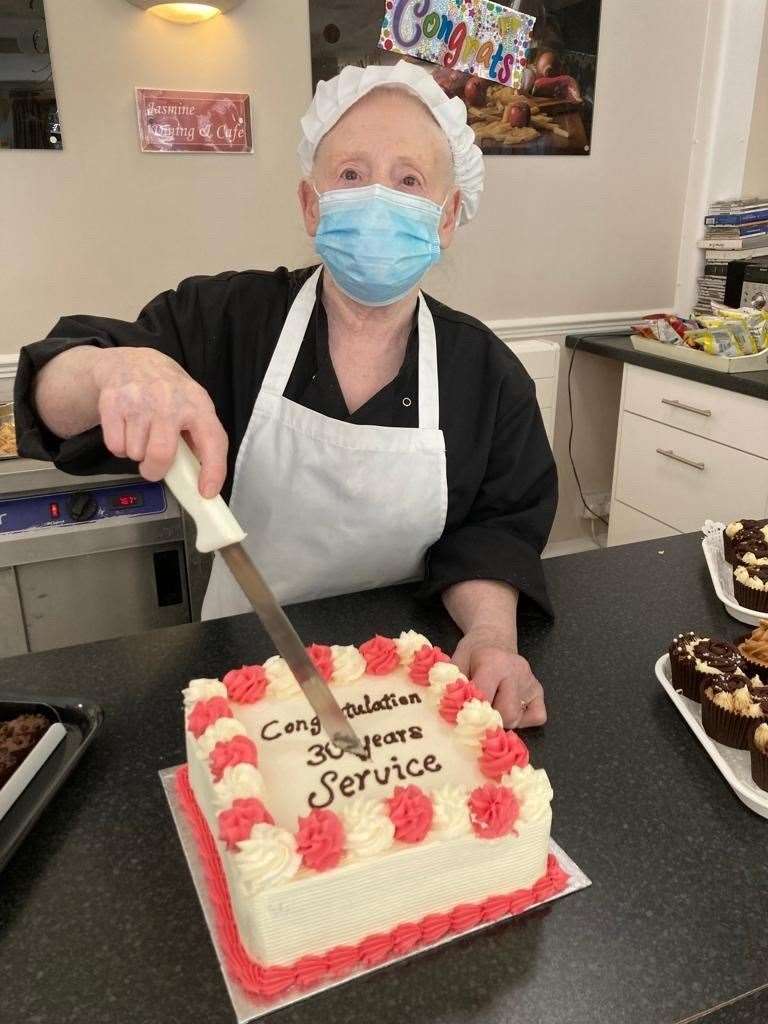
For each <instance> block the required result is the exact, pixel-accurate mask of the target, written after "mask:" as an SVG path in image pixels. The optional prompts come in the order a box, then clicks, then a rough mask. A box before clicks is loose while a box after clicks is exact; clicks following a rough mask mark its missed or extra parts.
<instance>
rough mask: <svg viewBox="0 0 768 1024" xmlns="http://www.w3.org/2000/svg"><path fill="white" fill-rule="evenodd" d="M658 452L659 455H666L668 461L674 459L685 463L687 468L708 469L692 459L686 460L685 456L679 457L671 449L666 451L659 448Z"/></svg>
mask: <svg viewBox="0 0 768 1024" xmlns="http://www.w3.org/2000/svg"><path fill="white" fill-rule="evenodd" d="M656 451H657V452H658V453H659V455H666V457H667V458H668V459H674V460H675V462H684V463H685V464H686V466H693V468H694V469H706V468H707V467H706V466H705V465H704V463H703V462H694V461H693V460H692V459H686V458H685V457H684V456H683V455H677V454H675V452H673V451H672V450H671V449H670V450H669V451H665V450H664V449H663V448H657V449H656Z"/></svg>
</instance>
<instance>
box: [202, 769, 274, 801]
mask: <svg viewBox="0 0 768 1024" xmlns="http://www.w3.org/2000/svg"><path fill="white" fill-rule="evenodd" d="M213 792H214V796H215V797H216V803H217V804H218V805H219V806H220V807H229V806H231V804H233V803H234V801H235V800H247V799H249V798H250V797H254V796H256V797H258V798H259V799H260V800H263V799H264V796H265V793H266V786H265V785H264V778H263V776H262V774H261V772H260V771H259V769H258V768H256V767H255V766H254V765H252V764H245V763H241V764H231V765H228V767H226V768H225V769H224V771H223V772H222V776H221V779H220V780H219V781H218V782H214V784H213Z"/></svg>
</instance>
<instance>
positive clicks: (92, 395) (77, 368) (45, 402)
mask: <svg viewBox="0 0 768 1024" xmlns="http://www.w3.org/2000/svg"><path fill="white" fill-rule="evenodd" d="M103 351H104V350H103V349H101V348H97V347H96V346H94V345H78V346H77V347H76V348H71V349H68V350H67V351H66V352H61V353H59V355H57V356H55V357H54V358H53V359H52V360H51V361H50V362H49V363H46V365H45V366H44V367H43V368H42V369H41V370H40V371H39V372H38V374H37V378H36V380H35V384H34V388H35V390H34V402H35V407H36V409H37V414H38V416H39V417H40V419H41V420H42V421H43V423H44V424H45V425H46V427H48V429H49V430H50V431H51V433H53V434H55V435H56V436H57V437H63V438H68V437H74V436H75V435H76V434H82V432H83V431H84V430H89V429H90V428H91V427H95V426H96V424H97V423H98V422H99V389H98V387H97V385H96V381H95V379H94V372H93V371H94V367H95V365H96V363H97V362H98V360H99V358H100V357H101V356H102V355H103Z"/></svg>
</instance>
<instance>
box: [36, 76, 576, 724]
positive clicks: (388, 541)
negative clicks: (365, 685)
mask: <svg viewBox="0 0 768 1024" xmlns="http://www.w3.org/2000/svg"><path fill="white" fill-rule="evenodd" d="M302 127H303V129H304V138H303V141H302V143H301V146H300V150H299V153H300V157H301V160H302V164H303V168H304V171H305V172H306V173H305V177H304V178H303V179H302V181H301V182H300V184H299V203H300V206H301V213H302V216H303V218H304V223H305V226H306V229H307V232H308V234H309V235H310V236H311V237H312V238H314V240H315V248H316V250H317V252H318V255H319V256H320V259H321V261H322V263H321V265H320V266H318V267H310V268H309V269H305V270H295V271H288V270H286V269H285V268H279V269H278V270H275V271H269V272H267V271H244V272H230V273H224V274H220V275H218V276H217V277H196V278H190V279H189V280H186V281H183V282H182V283H181V284H180V285H179V287H178V288H177V289H176V290H175V291H169V292H164V293H163V294H161V295H159V296H158V297H157V298H155V299H153V300H152V301H151V302H150V303H149V304H148V305H147V306H146V307H145V308H144V309H143V310H142V312H141V313H140V314H139V317H138V319H137V320H136V322H135V323H123V322H120V321H117V320H109V319H104V318H101V317H90V316H70V317H66V318H64V319H62V320H60V321H59V322H58V324H57V325H56V327H55V328H54V329H53V331H52V332H51V334H50V335H49V337H48V338H47V339H46V340H45V341H41V342H38V343H37V344H34V345H30V346H28V347H27V348H26V349H24V350H23V352H22V355H21V360H20V369H19V376H18V382H17V423H18V426H19V434H20V443H21V447H22V449H23V451H24V453H25V454H26V455H29V456H35V457H38V458H48V459H53V461H54V462H55V463H56V464H57V465H58V466H60V467H61V468H62V469H64V470H66V471H68V472H72V473H80V474H87V473H98V472H105V471H107V470H111V469H114V468H115V463H116V460H123V459H128V460H130V461H131V462H132V463H138V464H139V469H140V471H141V473H142V474H143V475H144V476H145V477H146V478H147V479H150V480H159V479H161V478H162V477H163V476H164V474H165V473H166V471H167V469H168V468H169V466H170V464H171V462H172V460H173V457H174V454H175V450H176V445H177V440H178V437H179V435H180V434H181V433H184V434H185V435H186V436H187V437H188V438H189V439H190V440H191V442H192V444H193V445H194V447H195V449H196V451H197V453H198V456H199V458H200V461H201V464H202V472H201V476H200V490H201V493H203V494H204V495H208V496H212V495H214V494H216V493H217V492H218V491H219V490H220V489H222V490H223V494H224V497H225V498H226V499H227V500H229V502H230V504H231V506H232V508H233V511H234V513H235V515H236V516H237V518H238V519H239V520H240V522H241V523H242V525H243V528H244V529H245V530H247V532H248V541H247V546H248V547H249V548H250V552H251V555H252V557H253V559H254V561H255V562H256V564H257V565H259V566H260V568H261V569H262V571H263V573H264V575H265V576H266V578H267V579H268V580H269V582H270V583H271V585H272V587H273V588H274V590H275V592H276V594H277V596H278V598H279V599H280V600H281V601H282V602H284V603H291V602H295V601H303V600H309V599H313V598H319V597H325V596H329V595H332V594H338V593H342V592H351V591H357V590H364V589H369V588H373V587H381V586H386V585H388V584H394V583H399V582H402V581H406V580H413V579H423V580H424V590H425V592H426V594H428V595H436V594H440V595H441V596H442V600H443V602H444V604H445V607H446V608H447V610H448V612H449V613H450V614H451V616H452V617H453V619H454V620H455V622H456V623H457V624H458V626H459V627H460V628H461V630H462V631H463V634H464V635H463V639H462V640H461V642H460V643H459V646H458V648H457V650H456V654H455V657H456V660H457V662H458V663H459V665H461V666H462V668H463V669H464V670H465V671H467V672H469V673H471V675H472V677H473V678H474V681H475V682H476V684H477V685H478V686H480V687H481V688H482V689H483V690H484V691H485V692H486V693H487V694H488V696H489V697H490V698H493V700H494V704H495V706H496V707H497V708H498V710H499V711H500V712H501V714H502V716H503V718H504V720H505V722H506V724H507V725H509V726H526V725H537V724H540V723H542V722H544V720H545V718H546V712H545V706H544V698H543V692H542V688H541V686H540V684H539V683H538V681H537V680H536V679H535V677H534V676H533V674H532V672H531V670H530V668H529V666H528V664H527V662H526V661H525V660H524V659H523V658H522V657H521V656H520V655H519V654H518V651H517V629H516V615H517V604H518V596H519V594H521V593H522V594H524V595H526V597H527V598H528V599H531V600H532V601H533V602H535V603H537V604H538V605H539V606H541V607H543V608H544V609H545V610H547V611H548V610H549V604H548V600H547V595H546V590H545V586H544V580H543V574H542V570H541V563H540V552H541V549H542V547H543V545H544V543H545V542H546V538H547V535H548V533H549V529H550V527H551V524H552V518H553V515H554V509H555V504H556V476H555V467H554V463H553V459H552V453H551V451H550V447H549V444H548V442H547V438H546V435H545V432H544V428H543V425H542V421H541V417H540V415H539V410H538V407H537V404H536V398H535V392H534V386H533V383H532V381H531V380H530V378H529V377H528V376H527V374H526V373H525V371H524V370H523V368H522V367H521V365H520V363H519V362H518V360H517V359H516V358H515V356H514V355H512V354H511V353H510V351H509V350H508V349H507V348H506V347H505V346H504V345H503V344H502V343H501V342H500V341H499V340H498V339H497V338H496V337H495V336H494V335H493V334H492V333H491V332H490V331H489V330H488V329H487V328H486V327H484V326H483V325H482V324H481V323H479V322H478V321H477V320H474V319H472V318H471V317H469V316H466V315H465V314H463V313H458V312H455V311H454V310H452V309H449V308H448V307H447V306H444V305H442V303H440V302H437V301H436V300H435V299H432V298H429V297H427V296H424V295H423V294H422V293H421V292H420V291H419V282H420V280H421V278H422V276H423V275H424V273H425V272H426V271H427V270H428V269H429V267H430V266H431V265H432V264H434V263H435V262H436V261H437V260H438V259H439V258H440V254H441V252H442V250H443V249H445V248H446V247H447V246H448V245H449V244H450V243H451V240H452V238H453V234H454V231H455V228H456V225H457V223H458V222H459V221H460V220H462V219H464V220H467V219H469V218H470V217H471V216H472V215H473V214H474V212H475V209H476V207H477V201H478V197H479V193H480V190H481V188H482V178H483V167H482V158H481V155H480V152H479V150H478V149H477V147H476V146H475V145H474V143H473V135H472V131H471V129H470V128H469V127H468V126H467V124H466V115H465V111H464V106H463V104H462V103H461V101H460V100H459V99H456V98H455V99H452V100H449V99H447V98H446V96H445V95H444V93H443V92H442V90H441V89H440V88H439V87H438V86H437V85H436V84H435V82H434V81H433V80H432V78H431V77H430V76H429V75H428V74H426V73H425V72H424V71H422V70H421V69H420V68H418V67H416V66H414V65H410V64H407V63H405V62H401V63H400V64H398V65H397V66H395V67H388V68H374V67H369V68H366V69H364V70H363V69H361V68H354V67H348V68H345V70H344V71H343V72H342V73H341V74H340V75H339V76H338V77H337V78H335V79H333V80H332V81H330V82H325V83H321V84H320V86H319V87H318V90H317V94H316V95H315V98H314V101H313V104H312V106H311V107H310V109H309V111H308V113H307V114H306V116H305V117H304V118H303V120H302ZM489 269H492V268H489ZM117 466H118V467H120V466H122V468H125V469H126V470H128V469H129V468H130V467H128V466H126V465H125V463H124V462H117ZM247 608H248V606H247V604H246V603H245V601H244V599H243V597H242V595H241V594H240V593H239V591H238V589H237V587H236V585H235V583H234V581H233V580H232V579H231V578H230V577H229V575H228V573H227V570H226V567H225V566H224V565H223V563H221V562H220V561H219V560H218V559H217V560H216V562H215V564H214V568H213V572H212V576H211V581H210V584H209V587H208V592H207V594H206V599H205V605H204V609H203V615H204V617H206V618H211V617H215V616H221V615H228V614H234V613H237V612H241V611H245V610H247Z"/></svg>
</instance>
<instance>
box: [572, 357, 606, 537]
mask: <svg viewBox="0 0 768 1024" xmlns="http://www.w3.org/2000/svg"><path fill="white" fill-rule="evenodd" d="M578 346H579V340H578V338H577V339H576V343H575V344H574V346H573V351H572V352H571V362H570V364H569V366H568V412H569V413H570V416H571V429H570V431H569V432H568V458H569V459H570V460H571V469H572V470H573V475H574V477H575V478H576V486H577V487H578V488H579V497H580V498H581V503H582V505H583V506H584V508H585V509H586V510H587V512H589V513H590V515H593V516H594V517H595V519H599V520H600V522H601V523H604V524H605V525H606V526H607V525H608V520H607V519H604V518H603V516H600V515H598V514H597V512H595V510H594V509H593V508H590V506H589V505H588V504H587V499H586V498H585V497H584V491H583V490H582V487H581V480H580V479H579V474H578V471H577V470H576V463H575V462H574V460H573V426H574V424H573V395H572V393H571V374H572V373H573V364H574V363H575V362H576V349H577V348H578Z"/></svg>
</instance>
